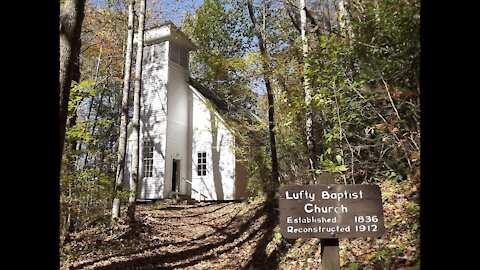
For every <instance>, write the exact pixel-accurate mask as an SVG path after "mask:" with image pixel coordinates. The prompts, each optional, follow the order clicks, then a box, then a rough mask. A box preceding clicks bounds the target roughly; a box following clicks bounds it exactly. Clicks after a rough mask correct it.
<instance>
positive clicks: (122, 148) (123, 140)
mask: <svg viewBox="0 0 480 270" xmlns="http://www.w3.org/2000/svg"><path fill="white" fill-rule="evenodd" d="M134 4H135V0H130V3H129V5H128V32H127V48H126V52H125V68H124V72H125V73H124V75H123V90H122V116H121V120H120V134H119V138H118V156H117V173H116V178H115V187H114V189H115V193H114V194H115V197H114V198H113V206H112V223H114V222H115V221H117V220H118V218H119V216H120V198H119V196H118V192H121V191H122V190H123V178H124V173H125V153H126V150H127V121H128V99H129V93H130V89H129V88H130V87H129V86H130V83H129V82H130V73H131V72H132V51H133V24H134V17H133V6H134Z"/></svg>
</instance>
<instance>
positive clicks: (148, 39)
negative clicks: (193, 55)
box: [133, 21, 197, 51]
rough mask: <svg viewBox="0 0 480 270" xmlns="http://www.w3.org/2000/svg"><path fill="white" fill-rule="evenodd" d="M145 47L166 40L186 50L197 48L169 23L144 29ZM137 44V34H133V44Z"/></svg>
mask: <svg viewBox="0 0 480 270" xmlns="http://www.w3.org/2000/svg"><path fill="white" fill-rule="evenodd" d="M143 36H144V42H145V46H148V45H151V44H156V43H160V42H163V41H166V40H170V41H173V42H175V43H178V44H181V45H183V46H184V47H185V48H186V49H188V50H190V51H193V50H195V49H197V46H196V45H195V44H194V43H193V42H192V40H190V39H189V38H188V37H187V36H186V35H185V34H184V33H183V32H182V31H180V29H179V28H178V27H177V26H176V25H175V24H173V23H172V22H171V21H167V22H165V23H163V24H161V25H158V26H152V27H149V28H147V29H145V32H144V35H143ZM137 42H138V33H135V35H134V38H133V43H135V44H136V43H137Z"/></svg>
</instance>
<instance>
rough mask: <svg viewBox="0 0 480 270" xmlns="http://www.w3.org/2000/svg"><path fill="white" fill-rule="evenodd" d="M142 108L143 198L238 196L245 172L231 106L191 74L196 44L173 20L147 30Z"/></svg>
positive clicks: (241, 193) (129, 150)
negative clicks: (229, 120)
mask: <svg viewBox="0 0 480 270" xmlns="http://www.w3.org/2000/svg"><path fill="white" fill-rule="evenodd" d="M144 37H145V40H144V44H145V47H144V53H143V54H144V56H143V71H142V97H141V101H140V104H141V112H140V147H139V148H140V166H139V168H140V177H139V183H138V190H137V194H138V199H139V200H153V199H162V198H168V197H169V196H170V195H171V194H184V195H186V196H188V197H191V198H193V199H196V200H238V199H242V198H243V197H244V196H245V184H246V174H245V170H244V168H243V167H242V165H241V164H239V163H238V161H237V159H238V158H237V157H236V155H235V136H234V134H233V133H232V132H231V131H230V130H229V129H228V127H227V125H226V124H225V121H224V120H223V119H222V117H221V115H220V114H219V113H218V110H219V108H221V107H226V103H225V101H223V100H221V99H220V98H218V96H217V95H215V93H214V92H213V91H211V90H210V89H207V88H205V87H202V86H201V85H199V84H198V83H195V82H194V81H193V80H192V79H191V78H190V76H189V67H188V62H189V52H190V51H192V50H195V48H196V46H195V44H193V43H192V41H191V40H190V39H189V38H188V37H187V36H186V35H185V34H183V33H182V32H181V31H180V30H179V29H178V28H177V27H175V25H173V24H172V23H166V24H164V25H163V26H161V27H157V28H153V29H149V30H147V31H146V32H145V36H144ZM132 130H133V127H132V124H131V123H130V124H129V126H128V142H127V156H126V169H125V178H124V179H125V183H124V187H125V190H129V176H130V168H131V153H132V136H131V134H132Z"/></svg>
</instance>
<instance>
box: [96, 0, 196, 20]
mask: <svg viewBox="0 0 480 270" xmlns="http://www.w3.org/2000/svg"><path fill="white" fill-rule="evenodd" d="M107 2H108V0H89V1H88V3H89V4H91V5H96V6H104V5H105V4H106V3H107ZM202 3H203V0H147V9H148V10H156V11H158V12H159V16H160V18H159V19H160V20H161V21H167V20H169V21H172V22H173V23H174V24H175V25H177V26H181V22H182V19H183V15H184V13H185V12H188V13H190V14H193V13H194V12H195V9H197V8H198V7H199V6H200V5H201V4H202Z"/></svg>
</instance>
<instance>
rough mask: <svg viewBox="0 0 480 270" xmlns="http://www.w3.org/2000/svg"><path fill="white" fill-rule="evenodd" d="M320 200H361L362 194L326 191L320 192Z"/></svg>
mask: <svg viewBox="0 0 480 270" xmlns="http://www.w3.org/2000/svg"><path fill="white" fill-rule="evenodd" d="M322 199H323V200H337V201H340V200H342V199H353V200H356V199H363V192H362V191H361V190H360V192H347V191H346V190H345V191H344V192H329V191H327V190H324V191H322Z"/></svg>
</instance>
